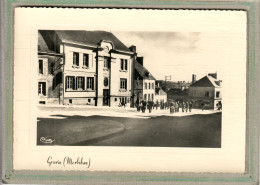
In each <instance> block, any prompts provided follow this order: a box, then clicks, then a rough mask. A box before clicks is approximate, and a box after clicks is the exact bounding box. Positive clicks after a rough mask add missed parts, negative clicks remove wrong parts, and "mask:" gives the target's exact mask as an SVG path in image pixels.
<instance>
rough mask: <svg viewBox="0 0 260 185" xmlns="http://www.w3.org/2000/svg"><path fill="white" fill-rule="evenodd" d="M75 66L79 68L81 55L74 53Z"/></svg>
mask: <svg viewBox="0 0 260 185" xmlns="http://www.w3.org/2000/svg"><path fill="white" fill-rule="evenodd" d="M73 66H77V67H78V66H79V53H78V52H73Z"/></svg>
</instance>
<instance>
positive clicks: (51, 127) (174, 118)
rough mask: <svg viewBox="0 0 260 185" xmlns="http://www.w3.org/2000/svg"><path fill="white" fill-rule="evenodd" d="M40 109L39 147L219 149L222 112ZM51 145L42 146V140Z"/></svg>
mask: <svg viewBox="0 0 260 185" xmlns="http://www.w3.org/2000/svg"><path fill="white" fill-rule="evenodd" d="M169 112H170V111H169V110H159V109H158V110H155V109H154V110H153V111H152V113H149V112H148V110H146V113H141V112H137V110H136V109H134V108H129V107H126V108H123V107H116V108H110V107H90V106H89V107H86V106H73V107H72V106H48V107H47V106H39V107H38V118H37V119H38V120H37V121H38V123H37V144H38V145H76V146H82V145H83V146H87V145H93V146H180V147H219V146H220V144H221V142H220V141H221V112H220V111H213V110H204V111H202V110H201V109H193V110H192V112H187V113H186V112H184V113H183V112H179V113H174V114H170V113H169ZM42 137H44V138H46V139H48V138H52V139H53V140H54V142H52V143H43V142H41V138H42Z"/></svg>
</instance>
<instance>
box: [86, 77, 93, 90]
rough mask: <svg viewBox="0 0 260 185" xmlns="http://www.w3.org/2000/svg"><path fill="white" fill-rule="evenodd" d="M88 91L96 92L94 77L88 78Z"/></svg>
mask: <svg viewBox="0 0 260 185" xmlns="http://www.w3.org/2000/svg"><path fill="white" fill-rule="evenodd" d="M87 89H92V90H94V77H87Z"/></svg>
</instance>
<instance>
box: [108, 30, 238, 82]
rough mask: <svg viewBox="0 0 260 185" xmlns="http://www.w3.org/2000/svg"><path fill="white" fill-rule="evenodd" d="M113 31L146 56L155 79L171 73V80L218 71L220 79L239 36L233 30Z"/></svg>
mask: <svg viewBox="0 0 260 185" xmlns="http://www.w3.org/2000/svg"><path fill="white" fill-rule="evenodd" d="M113 33H114V34H115V35H116V37H118V38H119V39H120V40H121V41H122V42H123V43H124V44H125V45H126V46H128V47H130V46H131V45H135V46H136V48H137V53H138V56H143V57H144V66H145V67H146V68H147V69H148V70H149V71H150V72H151V73H152V74H153V75H154V76H155V78H156V79H158V80H164V79H165V76H171V78H172V81H191V80H192V74H195V75H196V77H197V80H198V79H200V78H202V77H203V76H205V75H206V74H207V73H215V72H217V74H218V78H219V79H221V75H222V73H223V70H224V69H223V66H224V65H225V63H226V62H228V60H229V59H230V58H232V56H233V55H234V53H235V51H236V47H237V43H236V40H237V38H238V37H240V35H239V34H234V33H233V32H232V31H230V32H219V31H216V32H133V31H132V32H125V31H123V32H122V31H120V32H113ZM231 48H233V49H234V53H232V50H231ZM238 49H239V48H238ZM238 51H239V50H238Z"/></svg>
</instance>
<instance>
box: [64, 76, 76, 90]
mask: <svg viewBox="0 0 260 185" xmlns="http://www.w3.org/2000/svg"><path fill="white" fill-rule="evenodd" d="M66 83H67V84H66V89H71V90H72V89H75V77H73V76H67V80H66Z"/></svg>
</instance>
